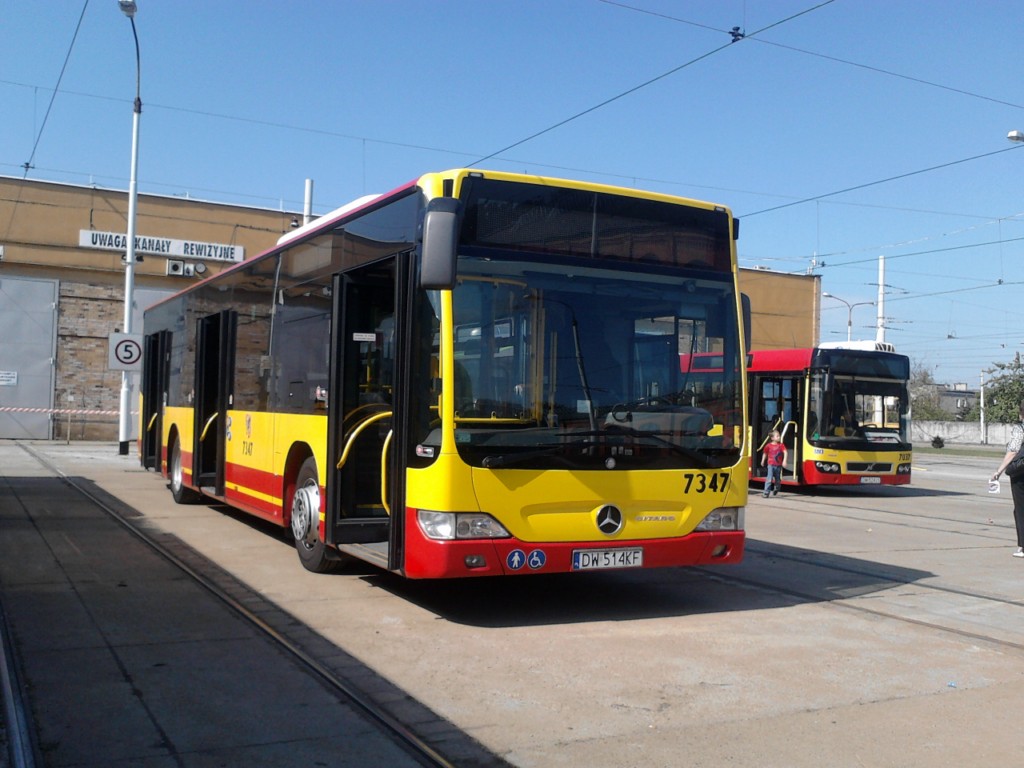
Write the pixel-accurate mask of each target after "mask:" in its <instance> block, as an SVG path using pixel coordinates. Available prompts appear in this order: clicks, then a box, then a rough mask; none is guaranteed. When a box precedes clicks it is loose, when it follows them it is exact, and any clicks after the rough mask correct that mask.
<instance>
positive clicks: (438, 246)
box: [420, 197, 462, 291]
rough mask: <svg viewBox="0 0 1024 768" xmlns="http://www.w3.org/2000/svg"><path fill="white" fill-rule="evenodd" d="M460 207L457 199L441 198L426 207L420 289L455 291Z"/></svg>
mask: <svg viewBox="0 0 1024 768" xmlns="http://www.w3.org/2000/svg"><path fill="white" fill-rule="evenodd" d="M461 207H462V206H461V205H460V203H459V201H458V200H456V199H455V198H454V197H438V198H435V199H433V200H431V201H430V202H429V203H427V210H426V212H425V213H424V214H423V238H422V240H423V241H422V243H421V244H420V287H421V288H424V289H426V290H435V291H438V290H439V291H444V290H450V289H452V288H454V287H455V271H456V267H455V265H456V251H457V246H458V243H459V213H460V211H461Z"/></svg>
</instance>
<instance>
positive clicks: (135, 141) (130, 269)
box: [117, 0, 142, 456]
mask: <svg viewBox="0 0 1024 768" xmlns="http://www.w3.org/2000/svg"><path fill="white" fill-rule="evenodd" d="M117 4H118V5H119V6H120V8H121V11H122V12H123V13H124V15H125V16H127V17H128V20H129V21H130V22H131V23H132V37H133V38H135V103H134V105H133V107H132V167H131V180H130V181H129V182H128V233H127V239H128V243H127V247H126V248H125V255H124V327H123V329H122V333H131V332H132V305H133V304H134V294H135V207H136V203H137V199H138V184H139V118H140V117H141V116H142V99H141V98H140V95H139V93H140V87H139V81H140V77H141V70H142V66H141V59H140V57H139V35H138V33H136V31H135V11H136V10H137V8H136V5H135V0H117ZM131 418H132V413H131V373H130V372H128V371H121V407H120V411H119V417H118V427H117V439H118V443H119V447H118V452H119V453H120V454H121V455H122V456H125V455H127V453H128V443H129V442H130V440H131Z"/></svg>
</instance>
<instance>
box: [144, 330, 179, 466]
mask: <svg viewBox="0 0 1024 768" xmlns="http://www.w3.org/2000/svg"><path fill="white" fill-rule="evenodd" d="M170 350H171V332H170V331H158V332H157V333H151V334H149V335H148V336H146V338H145V340H144V342H143V352H142V354H143V363H142V421H141V424H140V434H141V436H142V437H141V448H142V451H141V455H140V457H139V458H140V460H141V461H142V466H143V467H145V468H146V469H156V470H158V471H159V470H161V469H162V466H163V461H164V457H163V412H164V398H165V397H166V394H167V387H168V384H169V382H170V377H171V369H170V365H171V361H170Z"/></svg>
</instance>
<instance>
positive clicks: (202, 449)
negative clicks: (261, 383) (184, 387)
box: [192, 310, 238, 496]
mask: <svg viewBox="0 0 1024 768" xmlns="http://www.w3.org/2000/svg"><path fill="white" fill-rule="evenodd" d="M237 326H238V314H237V313H236V312H234V311H232V310H225V311H223V312H218V313H217V314H214V315H207V316H206V317H202V318H200V319H199V320H198V328H197V332H196V341H197V343H196V386H195V401H194V411H195V424H194V434H195V443H194V445H193V454H192V482H193V483H194V484H195V485H196V486H198V487H199V488H201V489H202V490H203V491H204V492H205V493H207V494H210V495H213V496H223V495H224V459H225V455H226V451H227V431H228V424H227V415H228V409H229V408H230V407H231V405H232V403H231V399H232V391H233V388H234V375H233V374H234V370H235V334H236V329H237Z"/></svg>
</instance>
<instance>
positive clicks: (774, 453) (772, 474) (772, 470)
mask: <svg viewBox="0 0 1024 768" xmlns="http://www.w3.org/2000/svg"><path fill="white" fill-rule="evenodd" d="M788 455H789V453H788V451H787V450H786V446H785V445H784V444H783V443H782V436H781V435H780V434H779V430H777V429H773V430H772V433H771V436H770V437H769V440H768V442H767V443H765V446H764V450H763V451H762V453H761V466H762V467H764V466H767V467H768V474H767V475H766V476H765V478H764V497H765V498H766V499H767V498H768V492H769V491H771V492H772V494H773V495H775V496H778V495H779V485H780V483H781V481H782V465H783V464H785V463H786V457H787V456H788Z"/></svg>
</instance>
